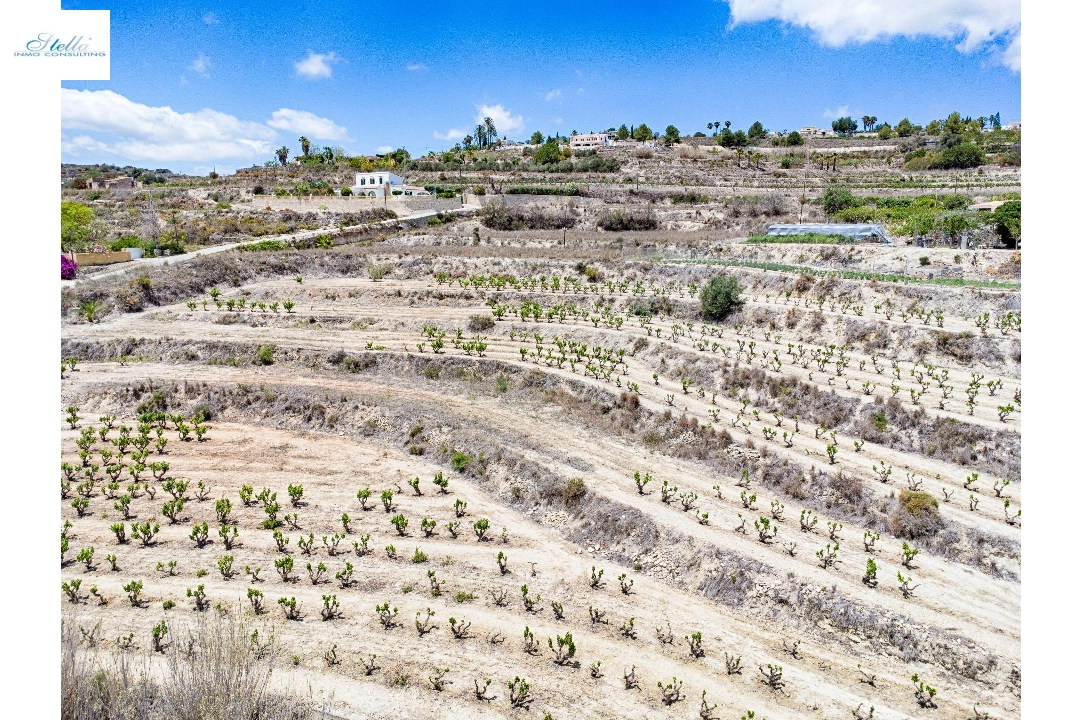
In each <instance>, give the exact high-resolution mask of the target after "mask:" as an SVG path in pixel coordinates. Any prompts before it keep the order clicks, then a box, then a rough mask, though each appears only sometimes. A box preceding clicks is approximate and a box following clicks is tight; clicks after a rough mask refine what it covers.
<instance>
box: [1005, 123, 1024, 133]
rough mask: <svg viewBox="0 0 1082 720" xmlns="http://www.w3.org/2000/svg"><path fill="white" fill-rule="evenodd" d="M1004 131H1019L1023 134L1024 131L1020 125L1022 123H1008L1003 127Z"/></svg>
mask: <svg viewBox="0 0 1082 720" xmlns="http://www.w3.org/2000/svg"><path fill="white" fill-rule="evenodd" d="M1003 129H1004V130H1017V131H1019V132H1021V131H1022V123H1020V122H1009V123H1007V124H1006V125H1004V126H1003Z"/></svg>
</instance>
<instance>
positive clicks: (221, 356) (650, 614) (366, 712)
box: [61, 227, 1023, 720]
mask: <svg viewBox="0 0 1082 720" xmlns="http://www.w3.org/2000/svg"><path fill="white" fill-rule="evenodd" d="M468 230H469V228H466V227H461V228H458V231H459V232H461V233H462V234H463V235H464V236H466V235H467V233H468ZM520 250H521V248H515V247H511V246H508V245H506V244H504V243H502V242H497V243H486V244H485V245H481V246H480V247H468V248H461V247H457V246H455V245H454V243H451V242H447V241H446V238H445V239H444V240H442V241H440V242H439V243H438V244H437V243H436V242H434V241H433V237H432V236H418V235H414V236H413V237H412V238H411V240H410V244H409V245H408V246H407V245H406V244H404V243H403V244H400V245H397V246H396V245H395V241H393V240H392V241H390V242H388V243H387V244H385V245H383V246H382V247H380V246H378V245H377V246H376V247H374V248H353V249H336V250H329V251H322V250H316V251H292V252H282V253H277V254H272V255H270V256H269V259H265V260H264V261H263V264H261V265H260V266H259V269H258V271H256V270H253V271H251V272H249V273H247V274H243V273H242V272H241V271H239V270H236V273H237V274H236V275H233V273H234V271H235V269H236V268H238V267H242V266H243V263H242V262H241V261H240V260H239V259H238V256H236V255H235V254H234V253H222V254H221V256H220V257H219V256H215V257H214V258H208V259H205V260H202V261H195V262H193V263H189V264H179V265H176V266H172V267H166V268H163V269H160V270H155V271H154V272H152V273H150V274H149V275H148V276H147V277H146V281H145V282H140V281H131V282H130V284H125V283H129V279H128V278H124V279H122V280H116V279H112V280H110V281H108V282H107V281H101V282H100V283H99V285H98V286H94V285H93V281H88V282H87V283H86V285H85V286H84V287H83V288H82V289H81V292H82V293H83V294H84V295H86V294H87V293H93V292H98V293H99V294H100V295H101V296H103V297H104V296H107V295H108V294H109V293H113V292H119V291H124V292H139V293H143V294H144V295H145V298H146V303H145V309H144V310H143V311H142V312H133V313H126V314H125V313H114V314H112V315H109V316H107V317H105V318H104V319H103V320H101V321H100V322H96V323H86V322H85V321H80V320H78V319H76V318H75V317H74V316H72V317H69V318H68V319H66V320H65V322H64V324H63V327H62V341H61V355H62V357H63V358H75V359H76V363H75V364H74V369H71V366H70V365H69V366H68V369H67V370H65V371H64V373H63V375H64V379H63V404H64V408H62V410H63V412H62V413H61V414H62V417H61V420H62V424H63V427H64V430H63V434H62V436H63V442H62V460H63V461H64V462H65V463H68V464H69V466H70V471H68V472H67V473H66V474H67V475H69V476H70V477H69V478H68V479H67V480H63V481H62V484H63V483H69V485H66V486H64V492H63V493H62V499H61V512H62V515H63V518H64V520H65V521H66V522H68V523H70V527H69V528H67V529H66V530H65V536H66V538H67V548H68V551H67V554H66V555H65V556H63V557H64V560H63V569H62V575H63V579H64V581H65V582H68V583H69V584H68V588H69V589H70V588H71V587H72V586H71V581H74V580H78V581H81V585H80V587H76V588H75V589H74V591H71V592H69V593H68V595H69V599H73V602H74V605H73V606H72V611H73V612H75V613H76V614H77V616H73V617H77V620H73V622H78V623H79V624H81V625H82V626H84V627H88V628H89V627H90V626H92V625H93V624H94V623H95V622H97V620H99V619H100V620H101V623H102V626H101V630H100V634H101V637H103V638H104V640H103V641H102V642H101V643H100V650H99V652H101V653H113V652H123V651H122V650H120V649H119V648H118V647H117V644H118V643H117V642H114V641H113V640H112V639H113V638H117V637H118V636H127V635H128V633H133V638H134V639H133V640H132V642H133V643H135V644H138V645H139V646H140V647H142V648H143V649H149V648H150V647H151V646H152V644H153V633H152V630H153V628H155V626H158V627H159V628H160V627H161V626H160V625H159V623H160V622H162V621H163V620H164V622H165V627H167V628H168V633H167V634H166V635H163V636H162V637H164V638H165V640H164V642H165V643H167V644H168V643H172V645H171V646H170V647H173V646H179V645H183V638H184V636H185V635H184V632H185V631H184V628H185V627H186V626H188V625H190V624H191V623H193V622H195V621H196V619H197V618H198V617H200V616H201V611H202V612H207V613H214V612H215V608H218V609H219V611H220V612H223V613H227V614H229V615H230V616H232V617H236V618H240V619H241V620H242V622H244V623H246V625H245V626H246V627H249V628H259V630H260V637H263V638H266V637H270V636H273V637H274V639H275V641H276V643H277V644H278V652H277V657H278V660H277V666H276V670H275V682H276V683H279V684H281V685H282V686H284V687H293V688H295V689H299V690H301V691H302V692H305V693H307V692H309V691H310V692H311V696H312V700H313V701H314V702H316V703H317V704H318V705H320V706H322V707H324V709H325V710H326V711H327V712H328V713H329V714H331V715H334V716H339V717H350V718H354V717H356V718H362V717H364V718H376V717H388V718H389V717H395V718H397V717H433V718H435V717H543V716H544V715H545V714H546V713H551V715H552V717H553V718H575V717H650V718H653V717H657V718H665V717H697V716H698V717H703V718H708V717H719V718H729V717H731V718H738V717H741V715H743V714H744V713H746V712H747V711H749V710H751V711H754V712H755V717H756V718H760V717H768V718H771V720H777V719H781V718H810V717H823V718H838V717H852V714H851V713H853V712H855V713H856V716H857V717H861V718H866V717H871V713H872V711H871V707H872V706H874V717H876V718H880V717H882V718H903V717H915V716H920V715H928V716H932V715H934V716H935V717H939V718H963V717H973V716H974V714H975V713H976V712H977V711H980V712H988V713H990V716H992V717H997V718H1007V717H1018V716H1019V714H1020V699H1019V693H1020V670H1019V667H1020V657H1021V649H1020V648H1021V626H1020V603H1021V600H1020V575H1021V569H1020V557H1021V546H1020V526H1021V518H1020V510H1021V508H1022V494H1023V493H1022V488H1021V485H1022V482H1021V480H1022V479H1021V474H1020V472H1021V433H1020V426H1021V417H1022V411H1021V388H1020V384H1019V377H1020V363H1021V350H1020V338H1021V320H1020V313H1019V311H1018V309H1017V308H1018V307H1019V304H1018V303H1019V293H1018V292H1017V291H1016V290H1009V289H987V288H983V289H982V288H970V287H943V286H934V285H900V284H895V283H889V282H876V281H865V280H844V279H839V278H837V277H830V276H826V277H813V276H810V275H804V276H802V275H797V274H795V273H783V272H774V271H767V270H757V269H752V268H728V269H726V271H727V272H730V273H731V274H733V276H734V277H736V278H737V279H738V281H739V282H740V283H741V285H742V287H743V293H742V298H743V301H744V302H743V305H742V306H741V307H740V308H738V309H737V311H736V312H734V313H733V314H731V315H729V316H728V317H727V318H725V319H723V320H719V321H716V322H714V321H710V320H707V319H705V318H703V317H702V315H701V313H700V302H699V294H700V292H701V290H702V288H703V287H704V286H705V285H706V284H707V283H708V282H709V281H710V279H711V277H713V276H715V275H718V274H719V273H721V272H722V269H720V268H718V267H712V266H708V265H699V264H690V263H669V262H660V261H656V262H655V261H649V260H646V259H644V258H642V257H631V256H630V254H625V253H623V252H622V251H621V252H613V251H611V250H609V251H606V252H601V251H599V250H598V248H597V247H593V248H591V247H584V248H583V249H582V252H581V253H580V254H579V255H578V256H577V257H576V251H575V250H572V249H569V248H567V247H557V245H556V241H555V240H554V241H552V242H551V243H541V244H540V245H539V246H538V248H537V249H536V252H533V253H531V256H529V257H527V256H524V254H523V253H522V252H520ZM298 268H301V269H300V270H298ZM214 273H218V276H219V277H220V278H221V280H220V281H219V282H217V283H215V284H214V288H215V290H214V292H213V294H212V293H211V292H209V289H210V286H209V284H207V283H204V279H205V278H206V277H208V276H213V274H214ZM295 276H296V277H295ZM231 277H235V279H236V281H235V282H230V281H229V278H231ZM374 277H381V279H378V280H374V279H372V278H374ZM109 283H112V284H109ZM189 286H193V287H195V286H204V287H199V289H197V290H195V291H187V290H186V291H183V292H182V291H178V290H176V289H175V288H177V287H189ZM118 288H119V290H118ZM167 288H171V289H169V290H167ZM156 293H157V294H156ZM174 300H175V302H174ZM241 301H243V304H241ZM69 407H72V408H76V410H75V411H74V415H75V417H73V418H72V419H71V421H70V422H69V421H68V419H67V417H68V415H69V411H68V410H67V408H69ZM122 426H123V427H122ZM124 428H127V430H124ZM197 428H198V430H197ZM88 429H89V432H87V431H88ZM159 430H160V431H161V432H160V433H159ZM122 436H123V437H126V438H128V440H121V439H120V438H121V437H122ZM140 436H143V437H145V438H146V441H145V442H143V441H140V440H139V437H140ZM159 437H160V438H162V439H164V440H166V442H165V443H160V442H159V441H158V438H159ZM141 445H142V447H144V448H145V449H146V452H147V453H148V454H147V456H146V457H141V452H142V451H141V450H140V446H141ZM80 449H83V450H84V451H85V462H84V459H83V458H80V454H79V453H80ZM106 453H111V454H108V455H107V454H106ZM133 454H134V455H135V457H133ZM163 462H164V463H167V464H168V466H167V467H163V466H162V465H161V464H160V463H163ZM152 463H154V464H152ZM113 473H115V474H116V476H117V479H116V480H115V481H112V484H110V483H111V480H110V477H111V474H113ZM62 474H64V472H63V471H62ZM1007 480H1009V483H1007ZM178 481H179V483H178ZM184 481H187V485H186V486H183V485H184ZM88 483H89V484H88ZM264 489H266V490H264ZM84 496H85V497H86V499H87V500H86V502H85V503H83V502H82V501H80V498H83V497H84ZM123 497H126V498H128V500H123V499H121V498H123ZM174 498H182V499H183V502H182V503H177V502H172V505H170V501H174ZM223 499H224V500H227V501H228V502H227V503H223V502H222V500H223ZM73 501H74V504H73ZM163 505H165V506H166V507H163ZM178 505H180V507H179V508H178ZM77 506H80V507H77ZM167 511H168V512H167ZM169 515H172V516H173V517H172V518H170V517H168V516H169ZM125 516H127V517H125ZM144 522H145V523H150V528H151V530H153V528H154V527H155V526H160V532H158V533H157V534H156V535H153V536H152V537H148V538H133V537H131V536H132V535H133V534H135V535H141V534H143V533H142V530H141V529H140V528H139V527H138V525H139V524H141V523H144ZM202 523H206V533H207V535H206V538H203V536H202V535H201V532H202V531H201V530H200V528H201V527H202ZM117 524H119V525H120V527H121V528H122V531H123V532H124V534H125V536H126V537H125V540H124V541H123V542H118V537H117V532H116V531H115V530H113V529H111V528H112V527H113V526H115V525H117ZM133 527H135V528H136V529H135V531H134V533H133V530H132V528H133ZM193 528H194V529H193ZM223 528H224V529H223ZM234 528H235V531H234ZM220 529H222V530H221V533H224V536H223V535H222V534H220V532H219V530H220ZM226 539H228V540H229V542H230V545H231V547H229V548H227V547H225V540H226ZM86 547H92V548H93V549H94V550H93V553H92V556H91V557H90V559H86V557H85V553H84V554H83V560H78V559H76V556H77V555H79V554H80V549H82V548H86ZM106 555H111V556H115V560H106V559H105V558H106ZM226 557H228V558H231V559H230V560H225V559H224V558H226ZM286 558H289V559H288V560H287V559H286ZM174 562H175V565H172V563H174ZM131 581H139V582H141V583H142V586H141V589H140V593H139V594H138V597H136V598H134V599H133V600H132V601H129V596H130V595H131V594H132V593H131V589H132V587H133V586H131V585H129V583H130V582H131ZM91 585H93V586H95V588H96V590H97V592H98V594H99V595H100V596H102V597H104V598H105V599H106V600H108V603H107V604H99V601H98V600H96V599H94V597H90V596H88V594H87V591H88V589H89V587H90V586H91ZM126 585H127V586H128V589H127V590H125V586H126ZM198 588H201V589H198ZM189 590H191V591H192V592H191V594H189ZM193 596H194V597H193ZM204 596H205V597H204ZM280 598H281V599H282V600H280ZM293 600H295V603H293V602H292V601H293ZM167 601H168V602H172V603H174V604H175V605H174V606H172V607H170V608H169V609H165V608H164V607H163V603H166V602H167ZM204 605H205V607H206V609H205V610H204V609H203V608H204ZM259 605H261V606H262V607H261V608H259V607H257V606H259ZM380 608H384V610H383V611H382V612H381V611H380ZM396 611H397V612H396ZM290 614H293V615H295V616H296V617H295V619H288V618H287V615H290ZM452 619H453V620H452ZM158 634H159V635H161V630H160V629H159V633H158ZM568 641H570V643H569V642H568ZM169 652H171V651H170V650H168V649H167V650H166V654H168V653H169ZM373 655H374V656H375V658H374V660H373V658H372V656H373ZM914 676H916V677H917V678H918V679H917V680H916V681H914ZM516 678H519V679H524V680H525V681H526V682H528V684H529V689H528V694H526V695H523V694H522V693H521V689H522V685H521V683H518V684H516V683H515V679H516ZM488 680H491V684H490V685H487V690H486V682H487V681H488ZM509 683H510V684H511V685H512V686H513V687H512V688H509ZM659 683H660V686H659ZM922 684H923V691H922V690H921V688H922ZM669 685H672V686H673V687H672V688H668V687H667V686H669ZM929 686H930V687H932V688H934V689H935V694H934V696H933V695H932V694H931V692H930V691H929V690H928V687H929ZM704 692H705V696H704V695H703V693H704ZM516 693H517V694H516ZM516 698H517V705H515V703H516ZM978 703H979V707H978V708H977V710H976V711H975V710H974V706H975V705H976V704H978ZM922 704H924V705H928V706H929V707H927V708H922V707H921V705H922ZM932 704H934V705H936V706H938V709H937V710H935V711H934V712H933V711H932V710H931V708H930V706H931V705H932ZM714 705H716V708H713V706H714Z"/></svg>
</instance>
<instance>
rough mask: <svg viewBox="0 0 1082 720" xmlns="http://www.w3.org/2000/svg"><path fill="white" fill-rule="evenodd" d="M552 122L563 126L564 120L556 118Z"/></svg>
mask: <svg viewBox="0 0 1082 720" xmlns="http://www.w3.org/2000/svg"><path fill="white" fill-rule="evenodd" d="M552 122H554V123H556V124H557V125H563V124H564V119H563V118H562V117H558V118H555V119H553V121H552Z"/></svg>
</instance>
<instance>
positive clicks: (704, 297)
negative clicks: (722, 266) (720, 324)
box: [699, 275, 743, 320]
mask: <svg viewBox="0 0 1082 720" xmlns="http://www.w3.org/2000/svg"><path fill="white" fill-rule="evenodd" d="M740 291H741V287H740V283H738V282H737V281H736V278H734V277H732V276H731V275H717V276H715V277H712V278H710V282H708V283H707V284H706V285H705V286H703V289H702V291H701V292H700V293H699V304H700V309H701V311H702V314H703V317H704V318H706V319H708V320H722V319H724V318H725V317H726V316H727V315H728V314H729V313H730V312H732V311H733V310H734V309H735V308H737V307H739V306H740V305H741V304H742V303H743V300H741V299H740Z"/></svg>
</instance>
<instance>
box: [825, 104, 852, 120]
mask: <svg viewBox="0 0 1082 720" xmlns="http://www.w3.org/2000/svg"><path fill="white" fill-rule="evenodd" d="M848 114H849V106H848V105H839V106H838V107H836V108H834V109H833V110H831V109H830V108H827V109H826V110H824V111H823V117H825V118H828V119H830V120H837V119H838V118H840V117H845V116H846V115H848Z"/></svg>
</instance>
